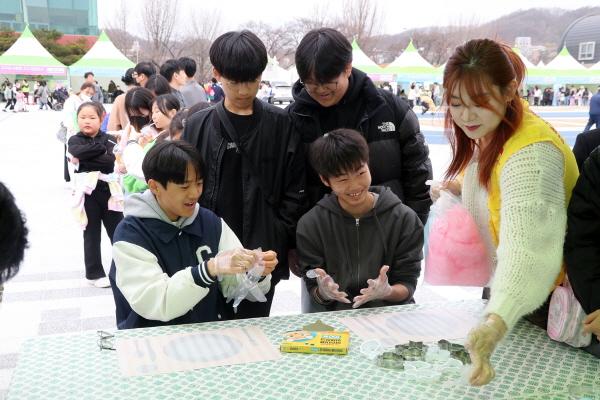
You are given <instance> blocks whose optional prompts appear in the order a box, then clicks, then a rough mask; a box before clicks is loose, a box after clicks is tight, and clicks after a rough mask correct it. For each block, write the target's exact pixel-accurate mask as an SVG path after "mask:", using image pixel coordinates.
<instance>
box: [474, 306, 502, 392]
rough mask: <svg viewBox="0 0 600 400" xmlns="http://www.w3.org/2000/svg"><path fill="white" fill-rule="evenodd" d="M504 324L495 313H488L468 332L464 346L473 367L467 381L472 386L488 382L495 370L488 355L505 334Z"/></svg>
mask: <svg viewBox="0 0 600 400" xmlns="http://www.w3.org/2000/svg"><path fill="white" fill-rule="evenodd" d="M506 330H507V328H506V324H505V323H504V321H503V320H502V318H501V317H500V316H499V315H497V314H490V315H489V316H488V317H487V319H486V321H485V322H483V323H481V324H480V325H479V326H477V327H476V328H474V329H473V330H472V331H471V332H469V337H468V339H467V342H466V343H465V348H466V349H467V350H468V351H469V355H470V356H471V362H472V364H473V369H472V372H471V376H470V377H469V383H470V384H471V385H473V386H482V385H485V384H488V383H489V382H490V381H491V380H492V379H494V376H495V372H494V368H493V367H492V364H491V363H490V357H491V356H492V353H493V352H494V349H496V346H497V345H498V343H499V342H500V340H502V338H503V337H504V335H506Z"/></svg>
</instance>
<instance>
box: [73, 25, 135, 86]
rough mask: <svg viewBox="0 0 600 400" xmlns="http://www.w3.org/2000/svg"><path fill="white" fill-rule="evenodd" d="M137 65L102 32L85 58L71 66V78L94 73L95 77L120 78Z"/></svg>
mask: <svg viewBox="0 0 600 400" xmlns="http://www.w3.org/2000/svg"><path fill="white" fill-rule="evenodd" d="M134 66H135V64H134V63H133V62H132V61H131V60H129V59H128V58H127V57H125V55H123V53H121V51H119V49H117V48H116V46H115V45H114V44H113V43H112V42H111V41H110V39H109V37H108V35H107V34H106V32H104V31H102V33H100V36H98V40H96V43H94V45H93V46H92V47H91V48H90V49H89V50H88V52H87V53H85V55H84V56H83V57H81V58H80V59H79V60H78V61H76V62H75V63H73V64H71V66H70V67H69V71H70V72H71V76H79V75H81V76H83V74H85V73H86V72H88V71H92V72H93V73H94V76H95V77H120V76H122V75H123V74H124V73H125V71H126V70H127V69H128V68H133V67H134Z"/></svg>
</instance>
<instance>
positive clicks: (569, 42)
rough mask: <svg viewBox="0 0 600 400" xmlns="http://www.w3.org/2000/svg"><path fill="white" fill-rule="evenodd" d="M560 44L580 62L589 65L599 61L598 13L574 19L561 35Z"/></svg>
mask: <svg viewBox="0 0 600 400" xmlns="http://www.w3.org/2000/svg"><path fill="white" fill-rule="evenodd" d="M561 42H562V44H563V45H564V46H566V47H567V50H569V53H571V55H572V56H573V57H575V59H576V60H577V61H579V62H580V63H582V64H584V65H586V66H590V65H593V64H595V63H597V62H599V61H600V14H596V15H587V16H585V17H581V18H579V19H577V20H576V21H574V22H573V23H572V24H571V25H569V27H568V28H567V30H566V31H565V33H564V34H563V37H562V41H561Z"/></svg>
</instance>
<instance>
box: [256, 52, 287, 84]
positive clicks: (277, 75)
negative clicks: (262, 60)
mask: <svg viewBox="0 0 600 400" xmlns="http://www.w3.org/2000/svg"><path fill="white" fill-rule="evenodd" d="M262 80H263V81H269V82H271V84H273V83H274V82H276V83H282V82H283V83H285V84H288V85H289V84H291V83H292V76H291V75H290V72H289V71H286V70H285V69H284V68H282V67H280V66H279V61H277V58H276V57H273V58H270V57H269V61H268V62H267V67H266V68H265V70H264V71H263V73H262Z"/></svg>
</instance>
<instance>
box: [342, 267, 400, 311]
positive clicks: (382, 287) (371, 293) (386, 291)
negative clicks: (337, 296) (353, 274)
mask: <svg viewBox="0 0 600 400" xmlns="http://www.w3.org/2000/svg"><path fill="white" fill-rule="evenodd" d="M389 269H390V267H389V265H384V266H383V267H381V269H380V270H379V276H378V277H377V279H369V280H367V284H368V285H369V286H368V287H366V288H364V289H360V293H361V294H360V295H359V296H356V297H355V298H354V304H352V308H358V307H360V306H362V305H363V304H365V303H366V302H369V301H372V300H377V299H383V298H384V297H387V296H389V295H390V294H391V293H392V287H391V286H390V284H389V282H388V277H387V272H388V270H389Z"/></svg>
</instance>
